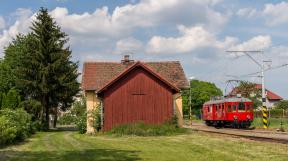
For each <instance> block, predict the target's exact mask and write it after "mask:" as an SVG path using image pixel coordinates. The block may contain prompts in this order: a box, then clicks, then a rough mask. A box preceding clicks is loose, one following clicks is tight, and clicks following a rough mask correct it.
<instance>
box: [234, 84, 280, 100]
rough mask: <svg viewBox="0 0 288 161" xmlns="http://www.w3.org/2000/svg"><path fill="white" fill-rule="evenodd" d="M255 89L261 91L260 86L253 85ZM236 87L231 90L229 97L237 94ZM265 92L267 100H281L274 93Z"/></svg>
mask: <svg viewBox="0 0 288 161" xmlns="http://www.w3.org/2000/svg"><path fill="white" fill-rule="evenodd" d="M255 87H256V89H262V84H255ZM237 91H238V89H237V87H236V88H233V89H232V91H231V92H230V95H236V94H237ZM266 92H267V98H268V99H269V100H282V99H283V98H282V97H280V96H279V95H277V94H275V93H274V92H272V91H270V90H268V89H266Z"/></svg>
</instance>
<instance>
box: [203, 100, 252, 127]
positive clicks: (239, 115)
mask: <svg viewBox="0 0 288 161" xmlns="http://www.w3.org/2000/svg"><path fill="white" fill-rule="evenodd" d="M202 118H203V120H204V121H205V123H206V125H208V126H215V127H221V126H232V127H237V128H239V127H240V128H241V127H242V128H245V127H249V126H250V125H251V123H252V121H253V119H254V114H253V103H252V101H251V100H249V99H247V98H242V97H232V98H221V99H215V100H210V101H208V102H205V103H204V105H203V108H202Z"/></svg>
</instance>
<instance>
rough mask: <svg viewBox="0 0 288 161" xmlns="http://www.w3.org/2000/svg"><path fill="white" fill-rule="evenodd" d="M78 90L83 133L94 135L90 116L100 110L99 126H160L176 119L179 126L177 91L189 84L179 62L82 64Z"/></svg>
mask: <svg viewBox="0 0 288 161" xmlns="http://www.w3.org/2000/svg"><path fill="white" fill-rule="evenodd" d="M81 87H82V90H83V91H84V94H85V96H86V105H87V133H89V134H90V133H94V132H95V129H94V128H93V124H94V122H95V121H94V119H93V115H91V113H92V112H93V110H94V109H97V108H98V109H100V112H101V127H102V129H104V130H106V131H107V130H109V129H111V128H113V127H115V126H116V125H119V124H126V123H134V122H138V121H143V122H145V123H148V124H160V123H163V122H165V121H166V120H169V119H171V118H172V116H174V115H175V116H176V117H177V118H178V125H179V126H182V125H183V113H182V96H181V92H180V90H184V89H187V87H189V83H188V81H187V79H186V76H185V73H184V70H183V68H182V66H181V63H180V62H179V61H160V62H134V60H130V59H129V56H127V55H126V56H124V59H123V60H121V62H103V61H101V62H85V63H84V65H83V74H82V86H81Z"/></svg>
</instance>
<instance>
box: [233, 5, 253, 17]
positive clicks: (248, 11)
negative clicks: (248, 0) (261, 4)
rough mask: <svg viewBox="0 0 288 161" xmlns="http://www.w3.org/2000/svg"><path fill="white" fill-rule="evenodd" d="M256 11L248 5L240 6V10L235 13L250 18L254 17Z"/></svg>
mask: <svg viewBox="0 0 288 161" xmlns="http://www.w3.org/2000/svg"><path fill="white" fill-rule="evenodd" d="M257 13H258V12H257V10H256V9H255V8H251V7H248V8H241V9H240V10H238V11H237V12H236V15H238V16H240V17H248V18H251V17H255V16H256V15H257Z"/></svg>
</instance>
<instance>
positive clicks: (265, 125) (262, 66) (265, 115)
mask: <svg viewBox="0 0 288 161" xmlns="http://www.w3.org/2000/svg"><path fill="white" fill-rule="evenodd" d="M227 52H229V53H244V54H245V55H247V56H248V57H249V58H250V59H251V60H252V61H253V62H254V63H256V64H257V65H258V66H259V67H260V69H261V76H260V77H261V81H262V116H263V128H264V129H267V128H268V109H267V106H266V91H265V71H266V70H265V63H267V62H271V61H264V58H263V57H264V53H263V51H259V50H236V51H227ZM249 53H262V55H263V57H262V63H259V62H258V61H257V60H255V59H254V58H253V57H252V56H251V55H250V54H249Z"/></svg>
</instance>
